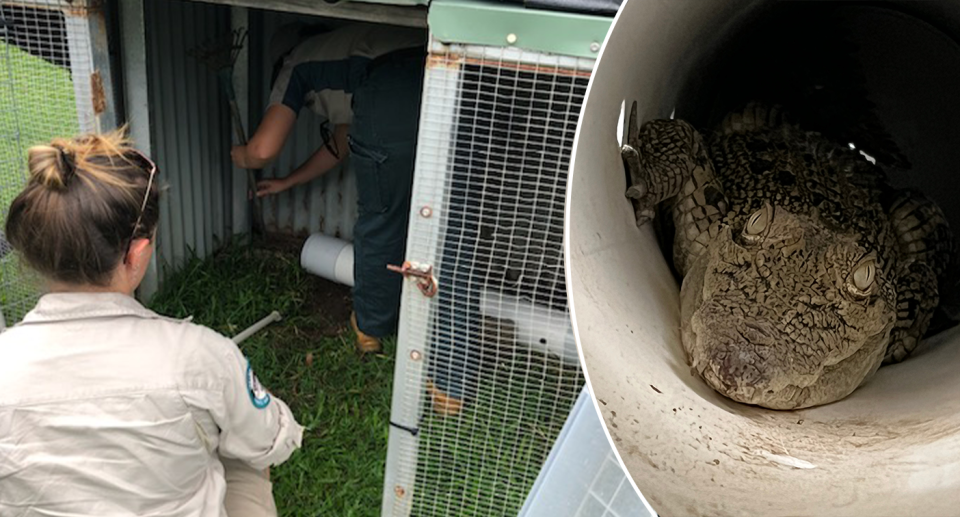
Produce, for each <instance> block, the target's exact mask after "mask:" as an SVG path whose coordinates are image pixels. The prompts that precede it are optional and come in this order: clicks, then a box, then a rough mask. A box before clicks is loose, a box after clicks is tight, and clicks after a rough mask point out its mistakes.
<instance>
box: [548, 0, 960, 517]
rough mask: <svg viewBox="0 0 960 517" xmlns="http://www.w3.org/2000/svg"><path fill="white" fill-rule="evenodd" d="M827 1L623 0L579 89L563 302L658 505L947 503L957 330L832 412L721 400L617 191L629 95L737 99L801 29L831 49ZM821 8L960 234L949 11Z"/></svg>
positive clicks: (930, 506) (634, 471)
mask: <svg viewBox="0 0 960 517" xmlns="http://www.w3.org/2000/svg"><path fill="white" fill-rule="evenodd" d="M827 4H828V3H827V2H810V3H805V4H792V3H791V4H789V5H784V4H783V3H774V2H762V1H752V2H716V3H711V6H710V8H705V6H704V5H703V4H702V3H700V2H698V1H696V0H677V1H674V2H643V1H639V0H629V1H627V2H626V3H625V5H624V6H623V8H622V9H621V12H620V14H619V15H618V17H617V19H616V21H615V23H614V26H613V28H612V30H611V33H610V35H609V36H608V38H607V41H606V43H605V45H604V48H603V50H602V53H601V56H600V60H599V62H598V64H597V68H596V70H595V72H594V76H593V79H592V81H591V85H590V89H589V91H588V93H587V98H586V102H585V104H584V110H583V114H582V116H581V121H580V127H579V130H578V137H577V143H576V146H575V151H574V157H573V165H572V174H571V177H570V185H569V189H568V203H567V221H566V224H567V238H566V240H565V243H566V259H567V275H568V278H567V280H568V286H569V287H568V288H569V292H570V298H571V307H572V309H571V310H572V315H573V320H574V326H575V330H576V334H577V339H578V342H579V343H580V346H581V349H582V353H583V359H584V363H585V371H586V375H587V377H588V380H589V382H590V383H591V385H592V388H593V393H594V395H595V397H596V401H597V407H598V409H599V411H600V413H601V415H602V416H603V418H604V420H605V422H606V424H607V431H608V433H609V435H610V438H611V440H612V442H613V444H614V446H615V447H616V449H617V451H618V454H619V455H620V456H621V458H622V460H623V461H624V464H625V466H626V468H627V470H628V472H629V473H630V474H631V477H632V478H633V480H634V481H635V483H636V484H637V486H638V488H639V489H640V490H641V492H642V493H643V494H644V496H645V497H646V498H647V500H648V501H649V502H650V503H651V504H652V506H653V507H654V509H656V510H657V511H658V512H660V514H661V515H676V514H682V515H867V514H869V513H870V512H873V513H874V514H878V515H891V514H897V515H951V514H955V512H956V508H957V507H960V397H958V395H960V375H957V374H956V372H958V371H960V329H958V328H956V327H955V328H951V329H948V330H945V331H943V332H941V333H940V334H938V335H936V336H932V337H929V338H928V339H927V340H926V341H925V343H924V344H923V345H921V346H922V350H920V351H918V352H917V353H915V354H914V356H912V357H911V358H910V359H908V360H907V361H905V362H903V363H901V364H899V365H894V366H887V367H884V368H881V370H880V371H879V372H878V373H877V374H876V375H875V376H874V377H873V378H872V380H870V381H869V382H868V383H867V384H866V385H864V386H863V387H861V388H860V389H858V390H857V391H855V392H854V393H853V394H852V395H851V396H849V397H847V398H845V399H843V400H841V401H839V402H837V403H834V404H830V405H826V406H821V407H816V408H811V409H806V410H799V411H771V410H765V409H762V408H757V407H752V406H746V405H742V404H739V403H736V402H733V401H730V400H728V399H726V398H724V397H722V396H720V395H719V394H717V393H715V392H714V391H713V390H712V389H710V388H709V387H708V386H707V385H706V384H705V383H703V382H702V381H701V380H700V379H699V378H698V377H696V376H694V375H693V374H691V373H690V371H689V368H688V367H687V365H686V360H685V357H684V354H683V351H682V348H681V345H680V335H679V300H678V295H679V284H678V282H677V280H676V279H675V278H674V276H673V274H672V271H671V268H670V266H669V262H668V260H666V259H665V257H664V254H663V253H662V252H661V251H660V247H659V246H658V244H657V240H656V237H655V234H654V230H653V228H652V227H650V226H647V227H644V228H641V229H638V228H637V227H636V224H635V222H634V215H633V209H632V207H631V206H630V203H629V202H628V200H627V199H626V198H625V197H624V191H625V189H626V181H625V177H624V171H623V167H622V164H621V162H620V158H619V152H618V145H619V144H618V139H619V137H621V135H619V134H618V129H617V127H618V118H620V117H622V116H623V114H622V109H623V107H626V109H627V110H628V111H629V106H630V104H631V102H633V101H637V103H638V111H639V115H640V117H639V118H640V122H641V123H642V122H643V121H645V120H650V119H652V118H666V117H669V116H671V114H674V115H675V116H676V117H677V118H683V119H685V120H688V121H690V122H693V123H694V124H695V125H698V126H699V125H707V124H709V123H710V122H711V120H713V119H715V117H716V116H717V114H718V113H720V112H722V110H723V109H724V106H725V103H727V102H733V101H731V100H730V97H731V91H732V92H733V93H737V92H741V93H742V92H743V91H746V90H748V89H749V88H748V87H749V80H748V79H745V78H744V76H742V75H738V74H736V73H735V72H734V71H736V70H738V68H737V67H738V66H740V67H746V68H741V69H740V70H743V69H749V66H750V65H749V64H748V63H751V61H750V59H753V60H754V61H753V63H754V64H757V63H759V65H757V66H761V65H762V64H763V61H762V59H759V60H758V58H757V57H756V56H758V55H763V56H765V58H767V59H771V56H772V58H776V56H778V53H777V49H779V48H786V47H788V46H789V45H797V44H798V43H799V44H801V45H802V44H803V43H804V40H803V38H809V44H810V45H811V46H816V45H820V46H822V47H824V48H823V49H822V50H823V51H824V52H826V54H824V56H825V59H826V58H828V57H829V56H830V54H829V51H830V49H831V47H830V45H823V43H822V42H823V41H824V40H827V41H829V37H831V35H830V34H826V33H824V32H823V31H824V30H827V29H826V28H824V26H822V25H820V24H819V22H818V20H819V16H820V15H819V14H817V11H816V10H817V9H825V8H828V7H829V8H832V7H834V5H832V3H831V5H829V6H828V5H827ZM791 9H793V10H794V11H790V10H791ZM784 13H789V14H787V15H785V14H784ZM832 13H833V14H832V16H834V17H835V18H832V19H833V20H836V22H835V24H834V25H832V26H831V27H832V28H833V29H837V27H839V28H840V30H842V31H843V33H844V34H845V35H846V41H849V42H851V43H852V47H851V49H852V50H850V54H849V55H851V56H852V57H853V59H855V61H856V63H857V64H858V65H859V69H860V70H861V71H862V77H863V87H864V88H865V90H866V93H867V98H868V100H869V101H870V103H872V104H873V105H874V106H875V109H874V110H873V111H874V112H875V114H876V117H877V118H878V120H879V122H880V124H881V125H882V127H884V128H885V130H886V131H887V133H888V135H889V138H890V140H891V141H892V142H894V143H895V144H896V147H895V148H896V149H897V150H898V151H899V153H900V154H901V155H902V156H904V157H906V159H907V161H908V162H909V164H910V168H909V169H906V170H904V169H901V168H897V167H891V168H889V170H888V175H889V176H890V178H891V182H892V183H893V184H894V185H896V186H912V187H916V188H919V189H920V190H922V191H923V192H924V193H926V194H927V195H928V196H930V197H931V198H933V199H934V200H935V201H937V202H938V203H939V204H940V206H941V207H942V209H943V210H944V212H945V213H946V215H947V217H948V219H949V221H950V222H951V224H952V226H953V227H954V228H955V231H957V232H958V233H960V203H957V202H956V199H958V195H960V179H957V178H956V175H955V174H954V171H955V169H956V164H957V163H960V146H958V145H957V131H956V129H955V128H957V127H960V103H958V102H957V100H956V95H955V94H954V93H953V92H956V91H960V46H958V44H957V39H958V38H960V3H958V2H947V1H940V2H934V1H931V2H875V3H872V4H863V3H856V4H845V5H844V6H843V8H842V9H839V10H837V11H832ZM778 24H780V25H778ZM738 81H739V82H738ZM731 85H732V86H731ZM868 140H869V139H867V140H864V142H865V143H864V144H863V146H866V147H870V145H871V142H870V141H868ZM872 143H873V144H876V142H872ZM863 146H861V148H863ZM875 147H876V146H875ZM879 148H880V149H881V152H882V151H883V149H885V148H884V147H883V146H880V147H879ZM868 154H869V153H868ZM875 154H876V153H875ZM871 157H873V158H875V159H876V158H877V157H876V156H873V155H871Z"/></svg>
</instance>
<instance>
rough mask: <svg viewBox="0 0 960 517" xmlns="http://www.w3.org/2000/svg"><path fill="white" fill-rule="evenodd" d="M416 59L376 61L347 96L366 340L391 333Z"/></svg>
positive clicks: (419, 66) (413, 131)
mask: <svg viewBox="0 0 960 517" xmlns="http://www.w3.org/2000/svg"><path fill="white" fill-rule="evenodd" d="M423 72H424V57H423V54H422V53H411V52H405V53H403V52H401V53H397V54H394V55H387V56H385V57H383V58H379V59H378V60H376V61H374V62H373V63H372V65H371V66H370V69H369V74H368V76H367V77H366V78H365V80H364V81H363V83H362V84H361V85H360V86H359V87H358V88H357V90H356V91H354V93H353V124H352V125H351V129H350V160H351V162H352V163H353V169H354V172H355V174H356V181H357V193H358V198H359V199H358V201H359V210H358V212H359V215H358V219H357V224H356V226H355V227H354V230H353V247H354V268H353V273H354V275H353V276H354V287H353V308H354V311H355V312H356V314H357V326H358V327H360V330H361V331H363V332H364V333H365V334H369V335H371V336H374V337H378V338H379V337H384V336H387V335H389V334H391V333H393V332H395V331H396V328H397V319H398V317H399V313H400V290H401V288H402V286H403V277H401V276H400V275H399V274H397V273H394V272H391V271H389V270H388V269H387V264H395V265H398V266H399V265H400V264H401V263H403V257H404V252H405V249H406V234H407V223H408V221H409V217H410V194H411V188H412V185H413V166H414V157H415V153H416V145H417V127H418V121H419V118H420V93H421V90H422V84H423Z"/></svg>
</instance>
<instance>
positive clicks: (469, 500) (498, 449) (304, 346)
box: [151, 245, 582, 517]
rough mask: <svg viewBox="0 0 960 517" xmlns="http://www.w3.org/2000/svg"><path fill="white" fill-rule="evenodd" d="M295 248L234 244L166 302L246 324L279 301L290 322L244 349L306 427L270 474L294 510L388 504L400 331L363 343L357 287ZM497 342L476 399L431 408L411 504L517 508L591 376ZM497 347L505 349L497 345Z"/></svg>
mask: <svg viewBox="0 0 960 517" xmlns="http://www.w3.org/2000/svg"><path fill="white" fill-rule="evenodd" d="M286 248H287V249H286V250H281V249H269V248H266V249H264V248H252V247H247V246H241V245H233V246H229V247H227V248H226V249H225V250H223V251H221V252H220V253H218V254H217V255H216V256H214V257H211V258H208V259H206V260H199V259H194V260H192V261H190V262H189V263H188V264H187V265H186V266H185V267H184V268H183V269H182V270H181V271H180V272H179V273H176V274H174V275H173V276H171V277H170V278H169V279H168V280H167V281H166V283H165V285H164V287H163V289H162V290H161V292H160V293H158V295H157V296H156V297H155V298H154V300H153V302H152V303H151V306H152V308H153V309H154V310H156V311H158V312H160V313H163V314H167V315H171V316H175V317H186V316H188V315H193V316H194V321H195V322H197V323H200V324H203V325H207V326H210V327H212V328H214V329H216V330H218V331H219V332H221V333H223V334H225V335H234V334H236V333H238V332H240V331H242V330H243V329H245V328H246V327H248V326H249V325H251V324H253V323H254V322H256V321H257V320H259V319H260V318H262V317H264V316H266V315H267V314H269V313H270V312H271V311H273V310H277V311H280V313H281V314H282V315H283V318H284V319H283V320H282V321H281V322H278V323H274V324H273V325H271V326H269V327H267V328H266V329H264V330H263V331H261V332H260V333H258V334H256V335H255V336H253V337H251V338H250V339H248V340H247V341H245V342H244V343H242V345H241V348H242V349H243V351H244V353H245V354H246V355H247V356H248V357H249V358H250V361H251V364H253V366H254V369H255V371H256V372H257V375H258V377H260V379H261V381H262V382H263V383H264V385H265V386H267V387H268V388H269V389H270V390H271V391H273V393H274V394H275V395H276V396H278V397H280V398H281V399H283V400H284V401H285V402H287V403H288V404H290V406H291V408H292V409H293V411H294V413H295V415H296V417H297V419H298V421H300V423H302V424H304V425H305V426H307V427H308V430H307V432H306V434H305V435H304V441H303V449H301V450H300V451H298V452H297V453H295V454H294V456H293V457H292V458H291V459H290V460H289V461H288V462H286V463H284V464H283V465H280V466H279V467H277V468H275V469H274V470H273V472H272V476H273V482H274V490H275V495H276V499H277V506H278V509H279V511H280V514H281V515H283V516H303V517H315V516H318V515H338V516H339V515H344V516H352V515H357V516H360V515H370V516H373V515H379V514H380V502H381V494H382V490H383V475H384V466H385V461H386V453H387V436H388V432H389V417H390V402H391V396H390V395H391V389H392V386H393V384H392V382H393V381H392V378H393V368H394V360H393V356H394V351H395V343H393V342H387V343H386V353H385V354H384V355H382V356H367V357H364V358H361V357H360V356H358V355H357V353H356V352H354V348H353V332H352V331H351V330H350V329H349V326H348V324H347V316H348V315H349V310H350V309H349V308H350V301H349V291H348V290H347V289H346V288H344V287H343V286H338V285H335V284H332V283H330V282H327V281H325V280H322V279H319V278H317V277H315V276H312V275H310V274H308V273H306V272H305V271H303V270H302V269H301V268H300V265H299V257H298V255H297V254H296V253H292V252H291V250H290V249H289V246H286ZM502 341H507V342H501V343H499V347H500V348H496V347H497V346H498V345H497V344H492V347H491V349H490V351H491V353H490V354H489V357H487V359H485V360H484V364H483V365H482V367H481V373H480V376H479V386H480V388H479V390H478V396H477V400H476V401H475V402H474V403H472V404H470V405H468V406H467V409H466V410H465V411H464V413H463V414H462V415H461V416H460V417H458V418H440V417H437V416H435V415H433V413H432V412H430V413H428V414H427V415H426V416H425V418H424V419H423V421H422V422H421V426H420V434H419V436H420V439H421V442H420V443H421V447H420V449H421V454H420V456H419V463H418V468H417V486H416V489H415V498H414V506H413V510H414V511H413V515H516V513H517V511H518V510H519V509H520V507H521V506H522V504H523V502H524V500H525V498H526V495H527V493H528V491H529V489H530V487H531V486H532V484H533V482H534V481H535V479H536V476H537V474H538V473H539V469H540V465H541V464H542V463H543V461H544V460H545V459H546V456H547V454H549V452H550V448H551V447H552V445H553V441H554V439H555V438H556V435H557V433H558V432H559V431H560V428H561V427H562V426H563V423H564V422H565V420H566V416H567V413H568V411H569V408H570V407H571V405H572V403H573V402H574V400H575V398H576V395H577V393H578V391H579V387H580V385H581V384H582V377H581V375H580V373H579V370H578V369H577V368H576V367H562V366H561V365H559V363H558V362H557V361H556V360H555V359H552V358H548V357H545V356H540V355H536V354H514V355H511V354H509V353H508V352H509V351H511V350H513V351H515V348H513V347H514V345H515V344H514V343H512V342H510V340H509V339H506V340H502ZM498 350H499V352H497V351H498Z"/></svg>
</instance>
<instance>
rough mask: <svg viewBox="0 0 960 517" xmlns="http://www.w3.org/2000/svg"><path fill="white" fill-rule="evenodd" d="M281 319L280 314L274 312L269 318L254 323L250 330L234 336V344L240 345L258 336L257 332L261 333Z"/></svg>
mask: <svg viewBox="0 0 960 517" xmlns="http://www.w3.org/2000/svg"><path fill="white" fill-rule="evenodd" d="M280 319H281V318H280V313H279V312H277V311H273V312H271V313H270V314H268V315H267V317H265V318H263V319H261V320H260V321H258V322H256V323H254V324H253V325H250V327H249V328H247V329H246V330H244V331H243V332H241V333H239V334H237V335H236V336H233V342H234V343H236V344H238V345H239V344H240V343H242V342H243V341H244V340H246V339H247V338H248V337H250V336H252V335H254V334H256V333H257V332H260V330H261V329H263V327H266V326H267V325H269V324H271V323H273V322H274V321H280Z"/></svg>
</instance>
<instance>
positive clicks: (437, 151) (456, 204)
mask: <svg viewBox="0 0 960 517" xmlns="http://www.w3.org/2000/svg"><path fill="white" fill-rule="evenodd" d="M592 66H593V61H592V60H589V59H580V58H572V57H562V56H553V55H546V54H539V53H532V52H526V51H522V50H519V49H505V48H496V47H479V46H458V45H442V44H439V43H434V44H433V45H432V48H431V54H430V57H429V59H428V63H427V72H426V78H425V86H424V93H423V107H422V114H421V120H420V135H419V140H418V151H417V152H418V157H417V172H416V178H415V182H414V194H413V217H412V220H411V225H410V231H409V237H408V249H407V259H408V260H411V261H417V262H421V263H429V264H430V265H432V266H433V273H434V275H435V277H436V278H437V280H438V284H439V292H438V294H437V295H436V296H434V297H432V298H427V297H425V296H424V295H423V294H421V292H420V291H419V290H418V289H416V288H411V287H412V285H411V284H408V286H407V288H405V290H404V299H403V309H402V311H403V314H402V317H401V328H400V333H399V347H398V348H399V351H398V362H397V374H396V377H395V382H394V409H393V417H392V418H393V421H392V426H393V428H392V429H391V439H390V453H389V457H388V465H387V486H386V488H385V500H384V505H383V509H384V513H385V514H388V515H408V514H412V515H516V514H517V512H518V511H519V510H520V508H521V507H522V505H523V503H524V500H525V498H526V496H527V493H528V491H529V490H530V488H531V486H532V485H533V483H534V482H535V480H536V478H537V475H538V473H539V471H540V467H541V466H542V465H543V462H544V461H545V459H546V458H547V455H548V454H549V452H550V450H551V447H552V446H553V443H554V440H555V439H556V436H557V434H558V433H559V431H560V429H561V428H562V426H563V424H564V422H565V420H566V418H567V415H568V413H569V411H570V408H571V407H572V405H573V403H574V402H575V401H576V398H577V396H578V394H579V392H580V388H581V386H582V384H583V377H582V375H581V372H580V369H579V365H578V362H577V354H576V345H575V342H574V340H573V336H572V333H571V332H570V322H569V316H568V313H567V300H566V292H565V288H564V277H563V257H562V236H563V215H564V214H563V211H564V196H565V188H566V179H567V167H568V163H569V162H568V160H569V155H570V151H571V148H572V145H573V137H574V132H575V129H576V125H577V118H578V116H579V113H580V105H581V102H582V100H583V96H584V93H585V91H586V87H587V82H588V81H589V76H590V73H591V71H592ZM438 394H439V395H440V396H438ZM450 398H452V399H453V400H455V401H463V402H465V405H464V406H463V408H462V409H460V407H459V406H458V405H457V404H456V403H453V404H446V405H445V404H437V403H436V402H435V401H449V400H450Z"/></svg>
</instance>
